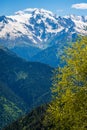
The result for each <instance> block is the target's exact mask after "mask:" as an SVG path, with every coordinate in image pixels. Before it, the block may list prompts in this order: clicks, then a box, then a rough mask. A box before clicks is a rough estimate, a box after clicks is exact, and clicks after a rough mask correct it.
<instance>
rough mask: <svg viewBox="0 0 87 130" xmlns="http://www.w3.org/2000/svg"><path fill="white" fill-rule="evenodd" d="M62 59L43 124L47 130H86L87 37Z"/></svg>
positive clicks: (73, 46)
mask: <svg viewBox="0 0 87 130" xmlns="http://www.w3.org/2000/svg"><path fill="white" fill-rule="evenodd" d="M62 59H63V60H64V61H65V66H64V67H59V68H58V69H57V70H56V74H55V78H54V81H53V88H52V93H53V101H52V103H51V104H50V105H49V107H48V109H47V113H46V116H45V121H44V124H45V125H46V126H47V129H48V130H86V129H87V37H82V38H79V39H78V40H77V42H76V43H74V44H72V45H71V46H70V47H69V48H68V49H66V50H65V56H63V57H62Z"/></svg>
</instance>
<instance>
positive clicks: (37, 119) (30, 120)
mask: <svg viewBox="0 0 87 130" xmlns="http://www.w3.org/2000/svg"><path fill="white" fill-rule="evenodd" d="M46 108H47V106H46V105H43V106H40V107H38V108H36V109H34V110H32V111H31V112H30V113H29V114H27V115H26V116H23V117H22V118H20V119H19V120H17V121H15V122H13V123H12V124H10V125H8V126H7V127H5V128H4V129H3V130H47V126H44V125H43V120H44V116H45V113H46Z"/></svg>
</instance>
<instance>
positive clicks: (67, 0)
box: [0, 0, 87, 15]
mask: <svg viewBox="0 0 87 130" xmlns="http://www.w3.org/2000/svg"><path fill="white" fill-rule="evenodd" d="M26 8H44V9H47V10H50V11H52V12H54V13H56V14H57V15H70V14H75V15H87V0H14V1H12V0H0V15H12V14H14V12H17V11H19V10H24V9H26Z"/></svg>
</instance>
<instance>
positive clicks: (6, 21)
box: [0, 8, 87, 48]
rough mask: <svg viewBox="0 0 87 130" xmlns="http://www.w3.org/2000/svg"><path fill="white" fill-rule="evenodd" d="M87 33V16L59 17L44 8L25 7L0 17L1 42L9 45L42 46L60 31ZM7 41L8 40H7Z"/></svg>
mask: <svg viewBox="0 0 87 130" xmlns="http://www.w3.org/2000/svg"><path fill="white" fill-rule="evenodd" d="M68 31H70V32H71V35H72V34H73V33H78V34H82V35H87V17H84V16H74V15H71V16H64V17H60V16H59V17H58V16H56V15H55V14H53V13H52V12H50V11H47V10H44V9H37V8H34V9H31V8H29V9H25V10H23V11H18V12H16V13H15V14H14V15H12V16H1V17H0V43H2V44H5V45H6V46H7V47H14V46H19V45H24V44H25V45H34V46H37V47H42V48H43V45H45V44H46V43H47V42H48V40H49V39H50V40H51V39H53V37H54V36H55V35H58V34H60V32H64V33H65V32H68ZM5 41H6V42H5Z"/></svg>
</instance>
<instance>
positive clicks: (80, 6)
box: [72, 3, 87, 9]
mask: <svg viewBox="0 0 87 130" xmlns="http://www.w3.org/2000/svg"><path fill="white" fill-rule="evenodd" d="M72 8H75V9H87V3H79V4H73V5H72Z"/></svg>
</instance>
